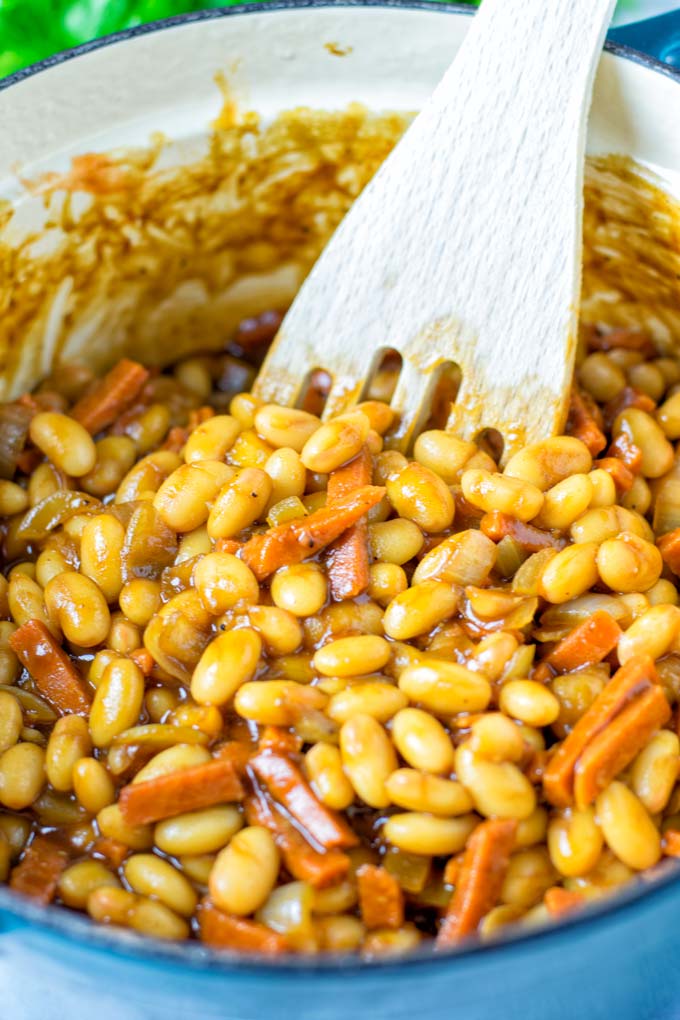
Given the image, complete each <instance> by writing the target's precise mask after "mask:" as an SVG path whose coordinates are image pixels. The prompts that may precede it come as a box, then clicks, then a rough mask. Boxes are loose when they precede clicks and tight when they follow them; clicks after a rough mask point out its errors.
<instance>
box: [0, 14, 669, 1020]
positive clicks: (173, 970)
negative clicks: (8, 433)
mask: <svg viewBox="0 0 680 1020" xmlns="http://www.w3.org/2000/svg"><path fill="white" fill-rule="evenodd" d="M470 17H471V12H470V9H469V8H468V7H463V6H461V5H456V4H439V3H429V2H418V0H413V2H406V3H396V2H389V0H385V2H381V0H376V2H371V0H369V2H365V3H364V2H346V0H340V2H337V3H333V2H330V0H318V2H316V0H310V2H302V3H286V2H273V3H266V4H253V5H250V6H246V7H242V8H236V9H234V8H232V9H226V10H219V11H217V10H216V11H209V12H205V13H202V14H195V15H188V16H186V17H180V18H175V19H171V20H170V21H167V22H162V23H158V24H155V25H150V26H148V27H144V28H140V29H135V30H132V31H130V32H126V33H122V34H120V35H117V36H113V37H111V38H107V39H103V40H101V41H98V42H96V43H92V44H90V45H86V46H83V47H81V48H79V49H77V50H74V51H72V52H69V53H65V54H61V55H59V56H57V57H54V58H52V59H50V60H47V61H45V62H43V63H42V64H40V65H37V66H35V67H32V68H29V69H27V70H26V71H22V72H19V73H18V74H16V75H14V76H13V77H11V78H9V79H6V80H5V81H4V82H0V199H2V198H6V199H8V200H9V201H10V202H17V203H19V202H20V201H21V190H22V189H21V185H20V184H19V183H18V177H19V176H20V177H21V178H23V179H29V180H30V179H33V178H35V177H36V176H38V175H39V174H40V173H41V172H43V171H46V170H57V171H59V170H60V169H63V168H64V166H65V165H67V164H68V161H69V160H70V158H71V157H72V156H74V155H78V154H79V153H83V152H90V151H92V150H98V151H107V150H108V149H111V148H114V147H117V146H129V145H140V144H146V143H147V142H148V138H149V135H150V133H151V132H152V131H163V132H165V133H166V134H167V135H169V136H170V137H173V138H177V137H184V138H187V139H191V138H193V136H194V135H195V134H196V133H197V132H198V133H200V132H201V131H202V132H203V133H204V134H205V132H207V130H208V127H207V126H208V124H209V122H210V119H211V117H214V116H215V115H216V114H217V112H218V109H219V101H218V97H217V96H216V90H215V84H214V75H215V72H216V71H219V70H222V71H225V72H227V73H231V70H232V69H235V70H234V74H235V76H236V79H237V81H238V88H239V89H240V90H241V92H242V95H243V96H244V97H245V101H246V102H247V103H248V105H249V106H250V107H252V108H253V109H256V110H259V111H261V112H262V113H263V115H264V116H265V117H270V116H272V115H273V114H275V113H277V112H278V111H280V110H283V109H289V108H292V107H295V106H299V105H307V106H315V107H319V108H321V109H331V108H340V107H344V106H345V105H346V104H347V103H348V102H350V101H354V100H359V101H360V102H362V103H364V104H365V105H366V106H367V107H369V108H372V109H394V110H412V109H414V108H417V107H418V106H419V105H420V104H421V103H422V102H423V100H424V99H425V97H426V96H427V95H428V93H429V92H430V91H431V89H432V87H433V86H434V84H435V83H436V81H437V79H438V77H439V76H440V74H441V73H442V71H443V70H444V68H445V67H446V66H447V65H448V63H449V62H450V60H451V58H452V57H453V55H454V53H455V51H456V49H457V47H458V46H459V45H460V42H461V40H462V39H463V37H464V35H465V32H466V31H467V28H468V26H469V23H470ZM676 67H678V68H680V11H679V12H678V13H676V14H669V15H666V16H662V17H659V18H655V19H652V20H651V21H648V22H645V23H640V24H637V25H632V26H628V27H626V28H623V29H617V30H616V31H613V32H612V33H611V36H610V42H609V44H608V46H607V50H606V52H605V53H604V54H603V57H602V61H601V65H600V69H599V73H598V78H597V84H596V89H595V98H594V104H593V112H592V116H591V126H590V137H589V151H590V152H591V153H594V154H601V153H611V152H614V153H619V154H623V155H627V156H631V157H632V158H634V159H635V160H637V161H638V162H639V163H640V164H641V165H643V166H646V167H648V168H650V169H651V170H653V171H654V172H655V173H656V174H658V175H660V177H661V178H662V179H663V181H664V183H665V186H666V187H667V189H668V190H669V192H672V193H674V194H676V195H677V194H679V193H680V188H679V185H678V181H680V70H676V69H675V68H676ZM17 167H19V168H20V173H19V172H18V170H17ZM1 283H2V282H1V281H0V286H1ZM46 333H47V331H46ZM50 335H51V334H50ZM45 342H46V341H45ZM5 346H6V345H5ZM2 353H3V338H2V323H1V322H0V354H2ZM49 356H50V352H46V351H45V350H44V349H41V350H38V351H35V352H34V353H33V356H32V358H29V359H28V360H26V361H25V363H23V368H22V372H21V373H19V377H18V378H15V379H14V381H13V383H12V385H13V386H15V387H16V386H18V385H19V384H22V385H27V384H31V383H32V382H34V381H36V379H37V378H38V377H39V375H40V373H41V371H42V372H44V371H45V370H46V369H48V368H49ZM9 360H10V361H11V358H10V359H9ZM0 363H2V364H0V373H1V372H2V371H4V367H3V365H4V362H3V361H2V357H0ZM1 381H2V380H1V379H0V382H1ZM1 389H2V387H1V386H0V390H1ZM2 396H3V393H2V392H0V398H1V397H2ZM678 960H680V882H678V881H677V879H676V875H675V871H674V870H672V869H671V870H668V871H665V872H663V873H662V874H660V875H659V876H656V877H654V878H653V879H650V880H648V881H644V882H641V883H637V884H635V885H632V886H630V887H628V889H627V890H626V891H624V893H623V894H622V895H621V896H619V897H618V898H615V899H613V900H610V901H608V904H607V905H600V906H593V907H592V908H590V909H589V910H587V911H585V912H584V913H583V914H582V915H579V916H578V917H575V918H574V919H573V920H571V921H568V922H566V923H564V924H562V926H560V927H554V928H550V929H544V930H542V931H528V930H525V931H523V932H522V933H520V934H514V935H510V936H508V937H507V939H504V940H501V941H498V942H495V943H493V944H488V945H486V946H484V947H480V946H477V945H470V946H465V947H462V948H460V949H459V950H458V951H454V952H451V953H447V954H440V955H437V956H435V955H434V954H433V953H432V952H431V950H430V949H429V948H428V949H425V950H423V951H422V952H420V953H418V954H416V955H414V956H412V957H409V958H408V959H392V960H384V961H383V962H378V963H366V962H361V961H358V960H356V959H351V958H338V959H303V958H297V959H292V960H282V961H281V962H278V961H277V962H274V963H261V962H255V961H252V960H250V961H249V960H244V959H239V958H235V957H231V956H229V955H228V954H218V953H214V952H210V951H207V950H204V949H203V948H202V947H201V946H200V945H199V944H197V943H191V944H184V945H174V944H167V943H161V942H158V941H154V940H152V939H142V938H139V937H137V936H134V935H132V934H130V933H127V932H119V931H116V930H113V929H105V928H102V927H96V926H94V925H92V924H90V923H89V922H88V921H87V919H86V918H85V917H84V916H81V915H76V914H75V913H73V912H69V911H67V910H65V909H61V908H57V907H54V908H49V909H43V908H40V907H38V906H36V905H34V904H33V903H31V902H29V901H26V900H23V899H21V898H18V897H17V896H16V895H14V894H13V893H11V892H10V891H9V890H8V889H7V888H6V887H5V886H0V1017H2V1018H3V1020H4V1018H7V1020H34V1018H46V1020H52V1018H61V1017H65V1018H68V1020H91V1018H96V1020H114V1018H115V1020H184V1018H193V1017H196V1018H199V1020H213V1018H214V1020H218V1018H219V1020H344V1018H352V1020H416V1018H420V1017H423V1018H427V1020H452V1018H461V1020H672V1018H676V1017H677V1018H680V966H679V965H678Z"/></svg>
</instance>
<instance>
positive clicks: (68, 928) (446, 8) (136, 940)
mask: <svg viewBox="0 0 680 1020" xmlns="http://www.w3.org/2000/svg"><path fill="white" fill-rule="evenodd" d="M325 7H356V8H364V7H377V8H396V9H399V8H406V9H409V10H425V11H433V12H436V13H439V14H464V15H467V16H472V15H473V14H474V10H473V9H472V8H471V7H469V6H467V5H464V4H460V3H449V2H446V0H444V2H435V0H337V2H336V0H271V2H264V3H252V4H243V5H242V6H239V7H223V8H216V9H211V10H207V11H194V12H191V13H188V14H179V15H176V16H175V17H173V18H167V19H165V20H162V21H154V22H150V23H149V24H146V25H139V26H137V27H135V28H130V29H125V30H124V31H122V32H116V33H115V34H113V35H108V36H104V37H103V38H101V39H94V40H93V41H92V42H88V43H83V45H81V46H76V47H74V48H73V49H70V50H64V51H63V52H61V53H57V54H55V55H54V56H51V57H47V58H46V59H45V60H41V61H40V62H39V63H37V64H32V65H31V66H30V67H26V68H23V69H22V70H20V71H17V72H15V73H14V74H11V75H9V76H8V77H7V78H5V79H3V80H2V81H0V91H3V90H4V89H7V88H10V87H11V86H13V85H17V84H19V83H20V82H22V81H25V80H26V79H27V78H32V77H33V76H34V75H36V74H40V73H41V72H43V71H47V70H49V69H50V68H51V67H56V66H57V65H58V64H63V63H65V62H66V61H68V60H73V59H74V58H75V57H80V56H83V55H84V54H86V53H91V52H93V51H94V50H98V49H102V48H103V47H105V46H111V45H113V44H115V43H120V42H125V41H126V40H128V39H134V38H136V37H137V36H142V35H148V34H151V33H152V32H159V31H163V30H164V29H167V28H176V27H178V26H180V25H185V24H191V23H194V22H201V21H210V20H212V19H216V18H224V17H240V16H244V15H248V14H263V13H267V12H268V11H274V12H281V11H291V10H299V9H309V8H325ZM605 48H606V49H607V51H608V52H610V53H614V54H615V55H617V56H620V57H623V58H625V59H626V60H632V61H633V62H634V63H637V64H641V65H643V66H644V67H648V68H650V69H651V70H653V71H656V72H658V73H661V74H663V75H665V76H667V77H669V78H673V79H675V80H676V81H678V82H680V70H678V69H675V68H672V67H670V66H669V65H668V64H664V63H662V62H661V61H659V60H657V59H655V58H654V57H650V56H648V55H647V54H644V53H639V52H638V51H637V50H633V49H631V48H630V47H628V46H623V45H621V44H619V43H613V42H608V43H607V44H606V47H605ZM679 875H680V866H678V865H676V864H674V863H673V862H670V861H669V862H667V863H666V864H665V865H663V866H661V867H660V869H659V875H658V876H654V877H652V878H649V879H645V878H641V879H639V880H638V881H637V882H635V883H634V884H631V886H630V887H628V888H627V889H624V890H623V891H622V892H620V893H618V894H617V896H616V899H615V900H613V901H611V902H603V903H599V904H598V903H593V904H592V905H589V906H588V907H586V908H585V909H584V910H583V911H582V912H580V913H578V914H577V915H575V916H574V917H572V918H567V919H565V920H563V921H561V922H560V923H559V924H555V925H550V926H546V927H544V928H537V929H535V930H534V931H525V932H522V931H518V932H511V933H509V934H508V935H507V936H505V937H501V938H499V939H498V940H496V941H495V942H493V943H488V944H483V945H480V944H479V942H477V941H475V940H471V941H470V942H468V943H466V944H463V945H461V946H459V947H454V948H452V949H450V950H447V951H446V952H442V953H435V952H433V950H432V948H431V946H427V947H425V948H423V949H421V950H417V951H415V952H414V953H412V954H410V955H408V956H406V957H397V958H392V959H386V960H375V961H370V962H369V961H366V960H362V959H357V958H356V957H355V956H338V957H331V958H329V957H319V958H316V957H296V956H288V957H284V958H283V959H281V960H274V961H269V960H262V959H252V958H248V957H244V956H241V955H237V954H229V953H226V952H218V951H214V950H210V949H205V948H203V947H202V946H200V945H198V944H196V943H191V942H189V943H180V944H165V943H163V942H159V941H158V940H155V939H149V938H145V937H142V936H136V935H133V934H131V933H129V932H124V931H116V930H115V929H113V928H112V929H107V928H104V927H101V926H99V925H95V924H92V923H91V922H90V921H88V920H87V919H86V918H84V917H82V916H80V915H77V914H75V913H71V912H70V911H68V910H66V909H64V908H60V907H52V908H50V909H48V910H46V909H45V908H44V907H40V906H37V905H36V904H34V903H32V902H30V901H25V900H23V899H22V898H21V897H20V896H17V895H16V894H15V893H13V892H12V891H11V890H9V889H7V888H2V887H0V910H4V911H6V912H7V914H9V915H10V916H14V917H15V918H20V919H21V920H22V921H25V922H28V923H29V924H36V925H38V926H39V927H42V928H47V929H49V930H50V931H52V932H54V934H63V935H66V936H67V937H68V938H70V939H73V940H75V941H78V942H87V943H88V945H89V947H90V948H91V949H95V950H100V951H105V952H107V953H111V952H113V953H115V954H116V955H117V956H121V957H128V958H133V959H134V960H135V961H137V962H140V963H143V962H144V961H145V960H148V961H149V962H156V963H172V964H175V965H182V966H186V967H189V968H191V969H192V970H194V971H210V972H223V973H228V972H229V971H233V970H238V971H253V970H254V971H257V972H259V973H263V972H264V973H266V972H268V971H269V972H274V973H278V974H281V973H285V972H293V973H299V972H301V971H302V972H306V973H314V974H323V973H324V972H336V971H338V970H342V971H343V973H353V972H357V971H358V972H364V971H366V970H367V969H371V970H375V969H376V968H379V969H381V970H385V969H387V970H392V969H394V968H395V967H396V968H403V967H409V969H413V968H417V967H421V968H422V967H423V966H431V965H433V964H434V963H442V964H443V963H444V962H446V961H449V962H452V961H453V960H456V959H459V958H461V957H466V956H470V955H481V954H484V955H485V956H488V955H489V954H494V953H499V952H503V951H504V950H511V949H513V948H514V947H517V946H520V947H521V946H522V945H524V944H526V943H530V942H533V941H535V940H536V939H540V940H541V941H545V940H550V941H551V942H552V943H553V944H554V943H555V942H556V941H557V942H559V940H560V939H561V938H564V937H566V936H568V933H569V932H570V931H572V930H573V929H582V928H583V927H584V926H588V927H589V928H590V930H591V931H592V930H594V929H597V928H598V927H602V926H603V925H606V924H607V923H608V921H609V918H610V917H612V916H615V915H618V914H621V913H623V912H627V911H629V910H630V909H631V908H632V907H633V906H634V905H635V904H636V903H637V902H639V901H640V900H641V899H643V898H644V900H645V902H646V903H649V904H652V903H653V902H654V900H655V899H658V898H659V897H661V896H662V895H663V893H664V891H665V889H666V888H667V887H668V886H669V885H670V884H672V883H674V882H677V879H678V876H679ZM0 922H1V916H0ZM9 930H10V931H12V930H17V931H21V927H18V928H16V929H14V927H10V928H9ZM0 934H2V925H1V923H0Z"/></svg>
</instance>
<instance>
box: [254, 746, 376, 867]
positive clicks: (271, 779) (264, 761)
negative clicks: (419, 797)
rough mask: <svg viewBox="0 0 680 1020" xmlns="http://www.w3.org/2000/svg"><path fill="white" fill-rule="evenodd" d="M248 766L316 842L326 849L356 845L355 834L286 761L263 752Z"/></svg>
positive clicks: (288, 761)
mask: <svg viewBox="0 0 680 1020" xmlns="http://www.w3.org/2000/svg"><path fill="white" fill-rule="evenodd" d="M250 764H251V766H252V768H253V769H254V770H255V774H256V775H257V777H258V779H261V780H262V782H263V783H264V784H265V786H266V787H267V789H268V790H269V792H270V794H271V795H272V797H274V799H275V800H278V801H279V803H280V804H283V806H284V807H285V808H286V810H287V811H288V812H289V814H291V815H292V816H293V818H295V819H296V820H297V821H298V822H299V823H300V825H301V826H302V827H303V828H304V829H305V830H306V831H307V832H308V833H309V835H310V836H311V837H312V839H313V840H314V841H315V842H316V843H318V844H319V845H320V846H322V847H324V848H325V849H326V850H331V849H333V848H334V847H350V846H356V845H357V843H358V842H359V839H358V837H357V835H356V833H355V832H353V831H352V829H350V827H349V825H348V824H347V823H346V822H345V821H344V819H343V818H341V816H340V815H339V814H338V813H337V812H336V811H332V810H331V808H328V807H326V805H325V804H322V803H321V801H320V800H319V799H318V797H317V796H316V795H315V793H314V791H313V790H312V788H311V786H310V785H309V783H308V782H307V780H306V779H305V777H304V776H303V775H302V772H301V771H300V769H299V768H298V767H297V765H295V764H294V763H293V762H292V761H290V759H289V758H285V757H284V756H283V755H280V754H275V753H274V752H273V751H269V750H267V751H262V752H261V753H260V754H258V755H256V756H255V757H254V758H252V759H251V762H250Z"/></svg>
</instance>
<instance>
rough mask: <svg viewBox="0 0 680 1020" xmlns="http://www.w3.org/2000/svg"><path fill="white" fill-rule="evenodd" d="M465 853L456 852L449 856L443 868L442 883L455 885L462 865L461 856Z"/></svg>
mask: <svg viewBox="0 0 680 1020" xmlns="http://www.w3.org/2000/svg"><path fill="white" fill-rule="evenodd" d="M464 857H465V854H462V853H461V854H456V856H455V857H449V859H448V861H447V862H446V866H445V868H444V874H443V876H442V879H443V882H444V885H457V884H458V880H459V878H460V869H461V868H462V866H463V858H464Z"/></svg>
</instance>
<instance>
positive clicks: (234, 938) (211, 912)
mask: <svg viewBox="0 0 680 1020" xmlns="http://www.w3.org/2000/svg"><path fill="white" fill-rule="evenodd" d="M198 929H199V933H200V937H201V942H205V943H207V945H209V946H216V947H217V948H219V949H233V950H235V951H236V952H241V953H262V954H263V955H265V956H279V955H280V954H281V953H285V952H286V951H287V950H288V943H287V942H286V939H285V938H284V936H283V935H280V934H279V933H278V932H276V931H272V929H271V928H267V926H266V925H264V924H260V923H259V921H248V920H246V919H245V918H244V917H234V916H233V915H232V914H225V913H224V911H223V910H219V909H218V908H217V907H216V906H215V905H214V903H211V902H210V900H208V899H204V900H203V901H202V902H201V903H200V904H199V907H198Z"/></svg>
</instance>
